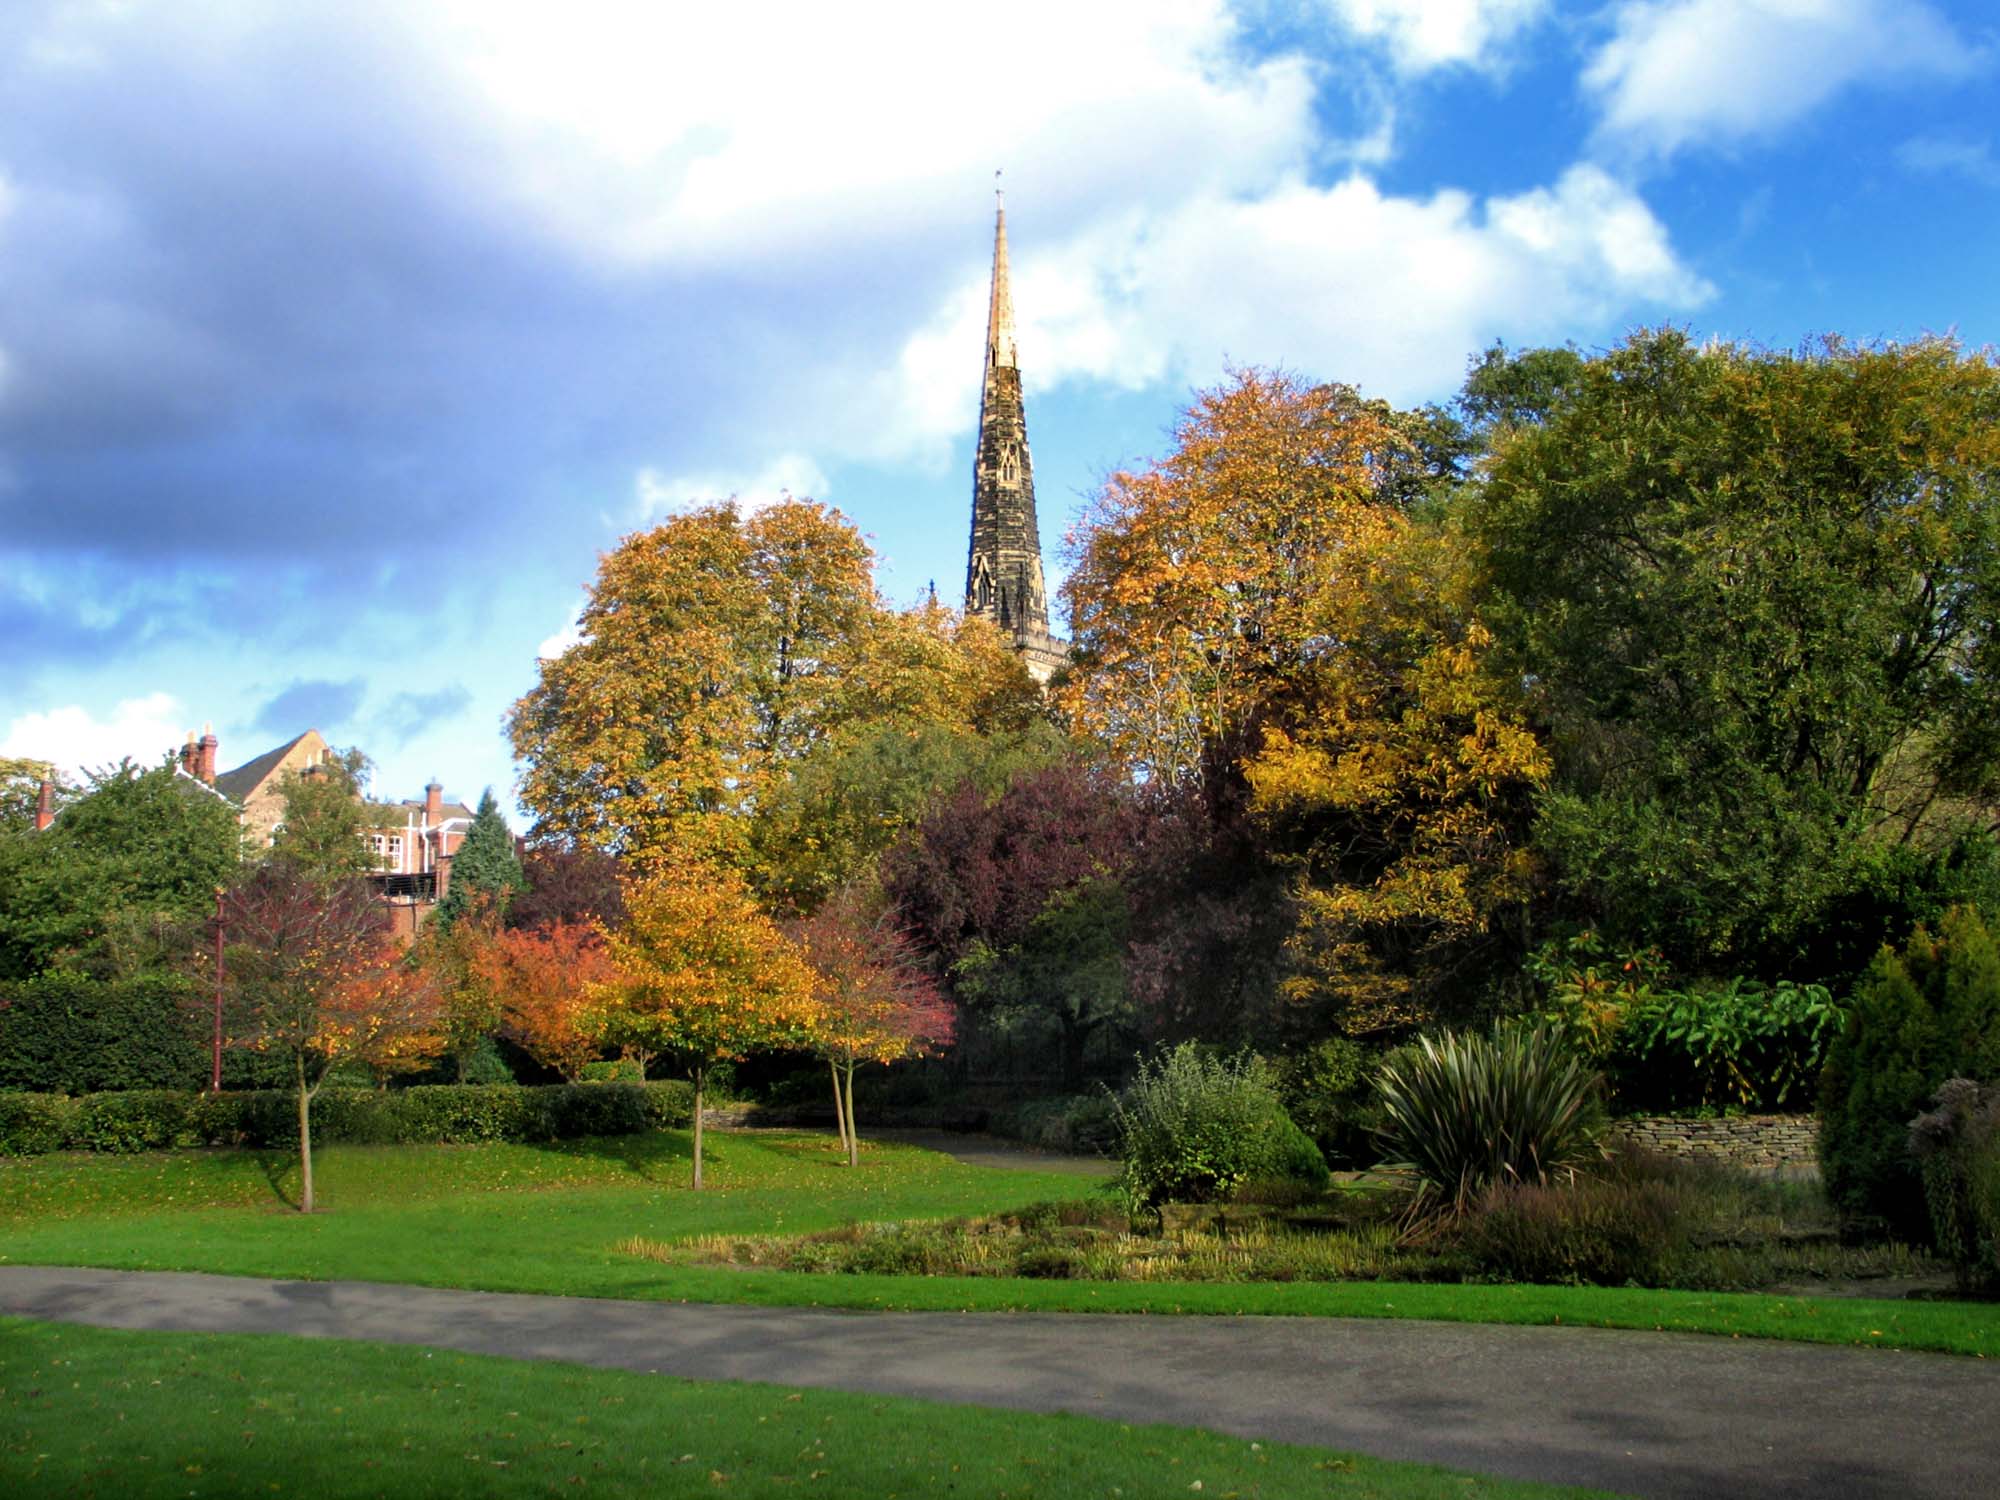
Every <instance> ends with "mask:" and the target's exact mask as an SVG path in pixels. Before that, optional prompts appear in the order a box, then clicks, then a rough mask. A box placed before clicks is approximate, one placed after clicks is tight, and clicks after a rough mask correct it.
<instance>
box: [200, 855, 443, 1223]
mask: <svg viewBox="0 0 2000 1500" xmlns="http://www.w3.org/2000/svg"><path fill="white" fill-rule="evenodd" d="M223 904H224V930H225V931H226V933H227V934H228V946H227V949H226V950H225V955H224V966H223V972H224V982H225V987H226V991H227V993H228V996H229V997H230V1000H231V1002H232V1004H231V1010H232V1012H233V1016H234V1021H233V1023H232V1027H231V1029H232V1031H233V1033H234V1035H233V1037H232V1041H233V1042H234V1044H236V1045H239V1046H245V1047H250V1048H253V1049H255V1050H257V1051H259V1052H264V1053H268V1054H273V1055H275V1056H277V1057H279V1058H281V1059H282V1060H283V1062H284V1064H285V1070H286V1072H287V1073H289V1074H290V1076H291V1078H292V1081H293V1085H294V1087H295V1089H296V1091H297V1096H298V1115H299V1177H300V1194H299V1208H300V1211H301V1212H304V1213H311V1212H312V1211H313V1175H312V1101H313V1098H314V1096H315V1095H317V1094H318V1092H319V1090H320V1087H321V1085H322V1084H324V1083H325V1081H326V1078H327V1076H328V1074H330V1073H331V1072H332V1071H333V1070H334V1069H335V1068H337V1067H339V1066H340V1065H341V1064H342V1063H344V1062H350V1061H355V1060H358V1059H361V1058H363V1057H364V1056H367V1055H370V1054H372V1055H374V1056H377V1057H381V1056H384V1055H387V1054H388V1053H389V1052H390V1051H391V1050H392V1049H394V1048H396V1047H398V1046H405V1045H408V1044H409V1043H410V1042H411V1040H412V1039H413V1038H415V1037H418V1036H420V1035H422V1034H424V1033H426V1032H430V1031H432V1030H434V1029H435V1023H436V1018H437V1017H436V995H435V991H434V990H432V989H431V988H430V987H428V986H426V985H423V984H420V983H415V982H412V981H410V980H409V972H410V971H409V970H408V967H407V965H406V964H405V963H404V954H403V953H402V951H401V950H400V948H399V947H398V946H397V945H395V944H394V943H392V942H391V941H390V937H389V926H388V924H389V917H388V911H387V908H385V907H384V906H383V905H382V903H381V902H380V901H378V900H377V899H376V897H375V894H374V892H373V891H372V890H371V889H370V888H369V886H368V884H367V882H366V881H363V880H359V879H348V880H342V881H334V882H328V881H327V880H325V879H323V878H321V877H319V876H317V875H314V874H311V873H308V872H307V871H305V870H302V869H300V868H298V867H297V866H295V865H292V864H289V863H287V862H285V861H283V860H270V861H267V862H265V863H264V864H262V865H259V866H258V867H257V868H256V869H254V870H253V871H252V872H251V873H250V874H249V876H248V878H247V879H245V880H244V881H243V882H241V883H240V884H239V885H237V886H236V887H235V888H234V889H233V890H231V891H229V892H228V893H227V895H226V896H225V898H224V903H223Z"/></svg>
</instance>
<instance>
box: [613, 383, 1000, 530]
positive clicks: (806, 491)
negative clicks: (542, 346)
mask: <svg viewBox="0 0 2000 1500" xmlns="http://www.w3.org/2000/svg"><path fill="white" fill-rule="evenodd" d="M975 347H976V346H975ZM831 489H832V484H831V482H830V481H829V480H828V479H827V477H826V473H825V471H824V470H822V469H821V468H820V466H819V465H818V464H816V463H814V462H813V461H812V460H811V459H810V458H808V457H806V456H805V455H804V454H802V453H781V454H779V455H778V456H777V457H776V458H774V459H772V460H771V461H770V462H769V463H767V464H765V465H763V466H762V467H761V468H758V469H756V470H755V471H753V472H751V473H747V474H736V475H731V474H722V473H712V474H671V475H669V474H662V473H661V472H660V471H659V470H658V469H654V468H644V469H641V470H640V471H639V476H638V478H637V479H636V480H635V481H633V485H632V490H633V494H634V496H635V498H636V501H637V509H636V512H635V515H634V519H635V520H636V521H639V522H642V523H643V522H647V521H652V520H655V519H657V518H658V517H660V516H662V515H668V514H672V513H673V512H675V511H684V510H691V509H693V508H694V507H696V506H699V505H706V504H709V503H710V502H712V501H716V500H734V501H735V502H736V508H737V509H738V510H739V511H741V512H742V513H743V514H745V515H750V514H753V513H755V512H756V511H760V510H762V509H764V507H765V506H767V505H775V504H776V503H777V502H778V501H780V500H783V499H794V500H807V499H811V500H824V499H826V498H827V494H828V492H829V491H830V490H831Z"/></svg>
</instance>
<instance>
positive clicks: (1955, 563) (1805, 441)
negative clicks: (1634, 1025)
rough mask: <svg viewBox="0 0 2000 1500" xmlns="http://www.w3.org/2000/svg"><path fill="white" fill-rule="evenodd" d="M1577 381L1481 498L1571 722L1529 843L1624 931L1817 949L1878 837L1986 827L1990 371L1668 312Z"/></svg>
mask: <svg viewBox="0 0 2000 1500" xmlns="http://www.w3.org/2000/svg"><path fill="white" fill-rule="evenodd" d="M1560 383H1561V387H1562V394H1561V397H1560V399H1559V400H1556V401H1553V402H1551V403H1549V404H1548V407H1547V410H1546V413H1545V414H1544V415H1542V416H1541V417H1540V418H1539V419H1538V420H1535V421H1531V422H1517V423H1515V424H1513V425H1512V426H1511V427H1510V428H1509V429H1508V430H1507V431H1506V433H1505V434H1504V435H1503V437H1502V438H1501V440H1500V443H1499V447H1498V451H1497V454H1496V457H1495V459H1494V461H1493V463H1492V466H1491V470H1490V474H1489V475H1488V477H1487V478H1486V480H1485V481H1484V482H1483V483H1482V484H1479V485H1476V486H1472V487H1469V488H1468V490H1467V491H1466V495H1465V498H1464V501H1463V502H1462V505H1461V507H1460V508H1461V510H1462V513H1463V520H1464V525H1465V529H1466V532H1467V533H1468V536H1469V538H1470V540H1471V541H1472V542H1473V543H1474V544H1475V553H1476V555H1478V556H1479V557H1481V558H1482V560H1483V563H1484V566H1485V569H1486V571H1487V575H1488V580H1489V584H1490V588H1491V591H1492V594H1493V596H1494V597H1493V602H1492V605H1491V608H1490V610H1489V615H1490V622H1491V624H1492V626H1493V629H1494V632H1495V634H1496V636H1497V637H1498V639H1499V643H1500V645H1501V646H1502V647H1503V648H1504V650H1505V653H1506V662H1507V667H1508V669H1509V670H1510V671H1511V672H1513V673H1515V674H1518V675H1520V676H1521V677H1522V678H1524V679H1526V680H1530V681H1531V682H1532V684H1533V688H1534V704H1535V709H1536V712H1537V713H1538V715H1539V716H1541V717H1542V718H1543V719H1545V721H1546V722H1547V724H1548V727H1549V731H1550V736H1551V743H1552V747H1553V752H1554V757H1555V774H1554V780H1553V781H1552V783H1551V785H1550V787H1549V789H1548V792H1547V794H1546V795H1545V796H1544V797H1543V798H1542V799H1541V803H1540V822H1539V827H1538V833H1537V838H1538V842H1539V843H1540V844H1541V845H1542V847H1543V848H1544V849H1545V850H1546V851H1547V852H1548V853H1549V855H1550V856H1551V858H1552V859H1553V860H1554V862H1555V865H1556V867H1557V870H1558V872H1559V878H1560V882H1561V888H1562V890H1563V892H1564V893H1565V897H1566V900H1567V903H1568V906H1569V909H1570V911H1571V912H1572V914H1574V915H1577V916H1578V917H1580V918H1581V919H1582V920H1585V921H1588V922H1590V923H1592V924H1593V926H1598V927H1600V928H1601V930H1604V931H1606V932H1608V933H1615V934H1617V935H1618V937H1619V939H1620V940H1621V941H1627V940H1637V941H1643V942H1657V943H1660V944H1662V945H1663V946H1665V947H1666V948H1667V949H1668V950H1669V953H1670V956H1672V957H1674V958H1675V959H1676V960H1677V961H1678V962H1680V963H1682V964H1684V965H1687V966H1694V967H1700V966H1710V965H1715V966H1723V967H1725V968H1729V967H1736V966H1747V967H1751V968H1756V967H1763V966H1766V965H1770V966H1783V967H1784V968H1786V969H1787V970H1790V968H1791V965H1793V964H1800V965H1804V966H1810V965H1813V964H1814V963H1816V962H1817V957H1816V955H1815V953H1814V952H1813V951H1811V949H1812V946H1813V945H1812V944H1810V943H1809V942H1808V941H1807V937H1808V935H1809V934H1811V933H1812V932H1813V931H1814V930H1815V929H1816V928H1817V927H1818V925H1819V924H1820V922H1821V920H1822V914H1823V913H1824V912H1826V911H1827V910H1828V909H1829V908H1830V906H1832V905H1834V904H1837V903H1838V902H1840V901H1841V900H1842V899H1843V895H1844V892H1846V891H1847V890H1849V889H1851V888H1852V887H1853V886H1854V884H1855V883H1856V881H1857V879H1858V878H1859V875H1858V872H1859V871H1861V870H1862V869H1863V868H1864V867H1865V866H1867V865H1868V864H1869V863H1870V862H1871V861H1872V860H1874V859H1875V857H1876V855H1875V853H1874V851H1875V850H1878V849H1880V848H1882V847H1883V846H1896V845H1906V846H1913V847H1919V848H1922V847H1937V846H1941V845H1942V843H1944V842H1945V841H1948V840H1949V839H1950V838H1951V837H1953V835H1954V834H1955V832H1956V831H1957V830H1958V829H1959V828H1962V827H1963V825H1964V824H1965V822H1966V821H1967V820H1968V819H1972V820H1976V821H1977V822H1978V823H1979V825H1980V826H1981V827H1983V828H1987V829H1990V827H1991V822H1992V819H1991V809H1992V807H1993V806H1994V805H1995V800H1996V797H2000V646H1996V641H2000V632H1996V628H1995V627H1996V622H2000V508H1996V507H1995V505H1994V503H1993V501H1994V496H1995V494H1996V491H1997V490H2000V371H1996V369H1995V368H1994V365H1993V364H1992V362H1991V360H1990V359H1989V358H1988V357H1986V356H1981V355H1971V356H1968V355H1965V354H1963V353H1961V352H1960V351H1959V350H1958V349H1956V348H1955V347H1953V346H1952V345H1951V344H1949V343H1947V342H1944V341H1935V340H1933V341H1923V342H1919V343H1915V344H1909V345H1901V346H1884V347H1855V346H1851V345H1846V344H1842V343H1840V342H1838V341H1827V342H1825V343H1823V344H1820V345H1818V346H1815V347H1810V348H1807V349H1803V350H1801V351H1798V352H1796V353H1787V352H1773V351H1763V350H1755V349H1745V348H1739V347H1734V346H1727V345H1721V346H1699V347H1698V346H1697V345H1696V344H1695V343H1694V342H1693V341H1692V340H1690V339H1689V338H1688V337H1687V336H1686V335H1684V334H1682V333H1679V332H1676V331H1666V332H1642V333H1638V334H1635V335H1634V336H1632V337H1631V338H1630V339H1628V340H1627V341H1626V342H1625V343H1624V344H1623V345H1621V346H1619V347H1618V348H1615V349H1613V350H1611V351H1610V352H1609V353H1607V354H1605V355H1603V356H1602V357H1600V358H1596V359H1592V360H1589V361H1587V362H1581V363H1580V364H1578V365H1576V366H1575V368H1574V369H1571V370H1567V371H1566V372H1564V373H1563V374H1562V377H1561V382H1560ZM1988 837H1990V834H1989V835H1988ZM1806 972H1811V969H1810V968H1809V967H1808V968H1807V970H1806Z"/></svg>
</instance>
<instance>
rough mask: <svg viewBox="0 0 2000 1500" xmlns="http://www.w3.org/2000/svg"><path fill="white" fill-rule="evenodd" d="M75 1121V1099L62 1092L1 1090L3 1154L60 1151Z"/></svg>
mask: <svg viewBox="0 0 2000 1500" xmlns="http://www.w3.org/2000/svg"><path fill="white" fill-rule="evenodd" d="M75 1121H76V1101H75V1100H74V1099H70V1098H66V1097H65V1096H63V1095H61V1094H30V1093H26V1092H20V1091H16V1090H13V1089H9V1090H7V1091H5V1092H0V1156H40V1155H41V1154H42V1153H43V1152H45V1151H60V1150H62V1148H63V1143H64V1142H65V1141H67V1140H68V1139H69V1136H70V1130H71V1128H72V1127H73V1126H74V1124H75Z"/></svg>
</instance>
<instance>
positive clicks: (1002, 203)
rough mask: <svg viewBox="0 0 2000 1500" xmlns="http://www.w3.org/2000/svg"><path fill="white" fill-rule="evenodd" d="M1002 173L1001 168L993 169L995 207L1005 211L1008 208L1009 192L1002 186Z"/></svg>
mask: <svg viewBox="0 0 2000 1500" xmlns="http://www.w3.org/2000/svg"><path fill="white" fill-rule="evenodd" d="M1000 171H1001V169H1000V168H999V167H995V168H994V169H993V206H994V207H995V208H998V209H1003V210H1004V209H1005V208H1006V207H1007V190H1006V189H1005V188H1004V187H1002V186H1001V185H1000Z"/></svg>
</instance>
